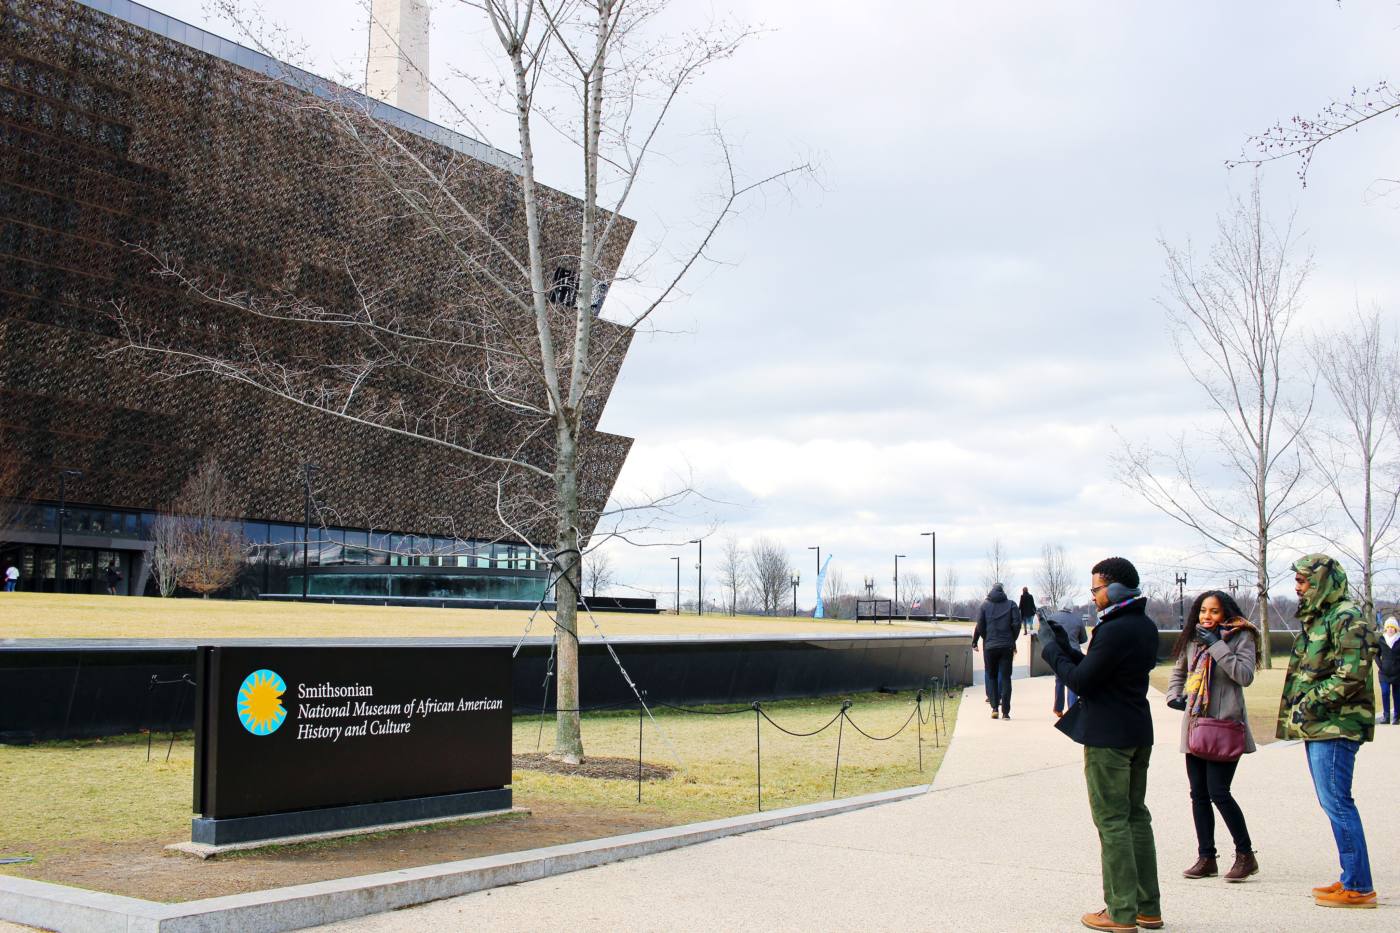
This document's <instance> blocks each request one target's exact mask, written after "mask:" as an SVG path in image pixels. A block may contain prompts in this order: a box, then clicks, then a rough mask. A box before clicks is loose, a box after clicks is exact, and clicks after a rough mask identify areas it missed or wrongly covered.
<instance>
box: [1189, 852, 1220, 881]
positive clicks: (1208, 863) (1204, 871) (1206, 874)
mask: <svg viewBox="0 0 1400 933" xmlns="http://www.w3.org/2000/svg"><path fill="white" fill-rule="evenodd" d="M1219 873H1220V868H1219V867H1218V866H1217V865H1216V864H1215V859H1213V858H1207V857H1206V856H1204V855H1202V856H1201V857H1200V858H1198V859H1196V864H1194V865H1192V866H1191V867H1190V868H1188V869H1186V870H1185V871H1184V872H1182V873H1181V877H1183V878H1214V877H1215V876H1216V875H1217V874H1219Z"/></svg>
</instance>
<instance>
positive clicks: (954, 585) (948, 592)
mask: <svg viewBox="0 0 1400 933" xmlns="http://www.w3.org/2000/svg"><path fill="white" fill-rule="evenodd" d="M959 582H961V581H959V579H958V568H957V567H956V566H954V565H953V564H952V563H949V564H948V566H947V567H945V568H944V569H943V599H944V601H945V602H946V604H947V613H948V615H950V616H951V615H952V614H953V605H954V604H955V603H956V602H957V601H958V583H959ZM933 610H934V615H937V614H938V607H937V606H934V607H933Z"/></svg>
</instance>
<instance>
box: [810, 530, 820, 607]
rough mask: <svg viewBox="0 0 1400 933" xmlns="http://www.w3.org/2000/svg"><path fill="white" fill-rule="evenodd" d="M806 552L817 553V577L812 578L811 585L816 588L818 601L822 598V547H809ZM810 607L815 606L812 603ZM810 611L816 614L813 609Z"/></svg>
mask: <svg viewBox="0 0 1400 933" xmlns="http://www.w3.org/2000/svg"><path fill="white" fill-rule="evenodd" d="M807 550H809V551H816V552H817V575H816V576H815V577H813V578H812V585H813V586H815V587H816V588H817V599H818V600H820V599H821V598H822V590H821V585H822V546H821V545H820V544H817V545H814V546H812V547H809V548H808V549H807ZM812 605H814V606H815V605H816V603H813V604H812ZM812 611H813V612H816V610H815V609H813V610H812Z"/></svg>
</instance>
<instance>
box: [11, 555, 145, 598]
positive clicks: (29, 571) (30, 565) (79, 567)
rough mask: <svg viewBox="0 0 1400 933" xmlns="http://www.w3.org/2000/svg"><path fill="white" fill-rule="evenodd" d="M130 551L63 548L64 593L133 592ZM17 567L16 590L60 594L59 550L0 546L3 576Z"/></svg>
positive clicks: (122, 594)
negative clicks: (8, 569)
mask: <svg viewBox="0 0 1400 933" xmlns="http://www.w3.org/2000/svg"><path fill="white" fill-rule="evenodd" d="M132 556H133V552H131V551H109V550H104V549H101V548H90V547H69V546H66V545H65V546H64V548H63V565H64V568H63V577H64V579H63V592H65V593H115V594H116V595H118V596H126V595H127V594H129V593H130V592H131V568H132ZM11 565H14V566H15V567H17V568H18V569H19V584H18V585H17V586H16V587H15V589H17V590H23V591H27V592H35V593H53V592H56V591H57V590H58V548H57V547H53V546H49V545H44V544H9V545H0V573H3V571H4V569H5V568H7V567H9V566H11Z"/></svg>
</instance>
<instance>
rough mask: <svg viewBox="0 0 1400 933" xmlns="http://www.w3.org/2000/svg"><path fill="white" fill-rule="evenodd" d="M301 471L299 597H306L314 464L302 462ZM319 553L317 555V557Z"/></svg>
mask: <svg viewBox="0 0 1400 933" xmlns="http://www.w3.org/2000/svg"><path fill="white" fill-rule="evenodd" d="M301 473H302V492H303V495H302V529H301V598H302V599H303V600H304V599H306V597H307V595H308V594H309V593H310V584H311V477H313V476H315V475H316V464H314V463H303V464H302V465H301ZM319 556H320V555H319V553H318V554H317V557H318V559H319Z"/></svg>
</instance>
